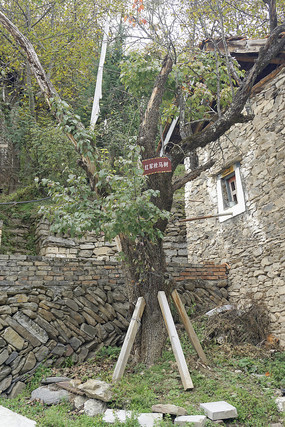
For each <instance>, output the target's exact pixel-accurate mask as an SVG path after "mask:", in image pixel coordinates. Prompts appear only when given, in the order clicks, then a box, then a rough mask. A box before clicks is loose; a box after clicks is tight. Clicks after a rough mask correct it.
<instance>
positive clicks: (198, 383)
mask: <svg viewBox="0 0 285 427" xmlns="http://www.w3.org/2000/svg"><path fill="white" fill-rule="evenodd" d="M181 341H182V345H183V348H184V353H185V356H186V360H187V363H188V366H189V370H190V373H191V377H192V380H193V384H194V389H193V390H191V391H184V389H183V386H182V383H181V379H180V377H179V373H178V369H177V365H176V363H175V360H174V357H173V353H172V351H171V350H170V347H169V344H168V346H166V350H165V352H164V355H163V357H162V359H161V360H160V361H158V363H157V364H156V365H155V366H152V367H151V368H147V367H145V366H144V365H142V364H140V365H137V366H135V367H134V368H132V369H131V368H127V371H126V373H125V375H124V376H123V378H122V379H121V380H120V381H119V382H118V383H116V384H115V385H114V387H113V401H112V402H110V403H109V405H108V406H109V407H111V408H116V409H127V410H132V411H134V413H137V414H138V413H140V412H151V407H152V405H154V404H156V403H172V404H174V405H178V406H182V407H184V408H185V409H186V410H187V413H188V414H189V415H197V414H201V410H200V408H199V405H200V403H202V402H210V401H218V400H226V401H227V402H228V403H230V404H232V405H234V406H235V407H236V408H237V412H238V418H237V419H236V420H235V422H234V423H235V424H234V425H235V426H248V427H253V426H254V427H268V426H269V425H270V424H271V423H278V422H281V423H282V420H284V415H283V418H282V414H280V413H279V412H278V411H277V408H276V405H275V402H274V398H275V393H276V389H278V388H279V387H281V386H282V384H283V380H284V369H285V364H284V357H285V355H284V353H280V352H275V353H273V354H272V353H270V352H266V353H265V352H264V350H263V351H262V350H261V349H260V348H258V347H254V346H247V347H245V346H243V347H232V346H217V345H210V346H208V347H207V348H205V349H204V350H205V352H206V354H207V357H208V358H209V360H210V366H209V367H208V368H207V367H203V365H201V364H199V363H198V360H197V356H196V354H195V353H194V352H193V349H192V347H191V346H190V345H189V343H188V340H187V339H186V337H185V335H183V334H182V335H181ZM119 351H120V349H118V348H102V349H101V350H100V351H99V352H98V354H97V355H96V356H95V358H94V359H92V360H89V361H87V362H85V363H83V364H82V365H80V369H81V370H78V371H77V369H79V367H78V366H68V367H66V368H58V369H57V370H55V369H54V370H53V372H52V375H67V376H70V374H71V373H73V374H74V375H72V377H75V378H76V377H77V378H79V379H81V380H82V379H83V378H85V379H88V378H92V377H94V376H96V377H100V378H104V379H105V378H107V379H108V381H111V376H112V372H113V370H114V365H115V363H116V360H117V358H118V354H119ZM95 368H96V371H95ZM100 369H101V370H100ZM82 372H85V374H84V376H83V375H82ZM76 373H77V375H76ZM267 373H269V374H267ZM49 374H51V372H50V370H46V369H45V368H44V367H43V366H41V367H40V368H39V369H38V370H37V371H36V373H35V375H34V377H33V379H32V381H30V383H29V387H28V388H27V390H26V392H25V393H24V394H23V395H22V396H21V397H19V398H16V399H13V400H5V401H4V400H3V399H2V400H0V404H2V405H4V406H7V407H9V408H11V409H12V410H14V411H16V412H19V413H22V414H23V415H25V416H28V417H29V418H31V419H34V420H35V421H36V422H37V425H38V426H45V427H81V426H82V427H83V426H86V427H89V426H98V427H106V426H107V425H108V424H107V423H105V422H103V421H102V416H97V417H88V416H86V415H80V414H78V412H76V411H74V409H73V408H72V406H71V405H70V404H68V403H64V404H61V405H57V406H55V407H47V406H44V405H41V404H39V403H38V402H32V403H31V402H30V401H29V397H30V392H31V390H32V389H33V388H35V387H38V385H39V383H40V380H41V378H42V377H44V376H46V375H49ZM266 374H267V375H266ZM113 425H114V426H115V427H116V426H122V425H124V426H126V427H137V426H138V422H137V420H135V419H130V420H127V421H126V422H124V423H120V422H119V421H116V423H115V424H113ZM170 425H172V421H171V419H170V418H168V419H167V418H166V419H165V420H164V421H162V422H158V423H157V424H156V427H159V426H164V427H169V426H170ZM214 425H216V424H214V423H213V422H211V421H210V420H208V421H207V424H206V426H207V427H210V426H214Z"/></svg>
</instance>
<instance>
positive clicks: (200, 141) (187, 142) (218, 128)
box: [171, 22, 285, 169]
mask: <svg viewBox="0 0 285 427" xmlns="http://www.w3.org/2000/svg"><path fill="white" fill-rule="evenodd" d="M284 31H285V22H283V24H282V25H279V26H278V27H276V28H275V30H274V31H273V32H272V34H271V35H270V36H269V38H268V39H267V41H266V43H265V45H264V46H263V47H262V48H261V49H260V51H259V55H258V58H257V60H256V62H255V64H254V66H253V67H252V68H251V69H250V71H249V72H248V74H247V76H246V77H245V79H244V80H243V83H242V85H241V86H240V87H239V89H238V91H237V93H236V95H235V97H234V99H233V102H232V104H231V105H230V107H229V108H228V109H227V110H226V112H225V113H224V114H223V115H222V116H221V117H220V118H218V120H217V121H216V122H214V123H212V124H210V125H209V126H207V128H205V129H204V130H203V131H202V132H199V133H197V134H195V135H191V136H189V137H187V138H184V139H183V140H182V141H181V142H180V144H179V147H177V146H174V147H173V149H172V150H171V160H172V165H173V169H175V168H176V167H177V165H178V164H180V163H181V161H182V160H183V158H185V157H187V156H189V153H190V152H191V151H193V150H194V149H195V148H198V147H205V146H206V145H208V144H209V143H210V142H213V141H216V140H217V139H218V138H219V137H220V136H222V135H223V134H224V133H225V132H226V131H227V130H229V129H230V128H231V126H232V125H234V124H235V123H238V122H244V121H249V120H251V119H252V116H244V115H242V113H241V112H242V110H243V108H244V106H245V104H246V101H247V100H248V98H249V96H250V94H251V90H252V87H253V85H254V82H255V80H256V78H257V76H258V75H259V74H260V73H261V71H262V70H263V69H264V68H265V67H266V66H267V65H268V64H269V62H270V61H271V60H272V59H273V58H275V57H276V55H277V54H278V53H279V52H280V51H282V50H283V49H284V48H285V37H284V36H283V37H282V35H281V33H282V32H284ZM280 35H281V36H280Z"/></svg>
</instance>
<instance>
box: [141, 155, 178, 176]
mask: <svg viewBox="0 0 285 427" xmlns="http://www.w3.org/2000/svg"><path fill="white" fill-rule="evenodd" d="M142 164H143V169H144V172H143V174H144V175H151V174H153V173H163V172H171V161H170V159H169V158H168V157H155V158H154V159H147V160H143V161H142Z"/></svg>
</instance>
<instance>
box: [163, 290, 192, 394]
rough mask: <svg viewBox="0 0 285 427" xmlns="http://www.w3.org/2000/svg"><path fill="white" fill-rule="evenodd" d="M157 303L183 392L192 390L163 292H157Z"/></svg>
mask: <svg viewBox="0 0 285 427" xmlns="http://www.w3.org/2000/svg"><path fill="white" fill-rule="evenodd" d="M157 298H158V302H159V305H160V308H161V311H162V315H163V318H164V322H165V325H166V328H167V332H168V335H169V338H170V341H171V345H172V350H173V353H174V356H175V359H176V362H177V365H178V369H179V373H180V377H181V380H182V384H183V387H184V390H189V389H192V388H194V386H193V383H192V380H191V377H190V374H189V371H188V367H187V364H186V360H185V357H184V354H183V351H182V347H181V344H180V341H179V337H178V334H177V331H176V328H175V325H174V321H173V318H172V315H171V311H170V308H169V305H168V302H167V298H166V295H165V292H164V291H159V292H158V294H157Z"/></svg>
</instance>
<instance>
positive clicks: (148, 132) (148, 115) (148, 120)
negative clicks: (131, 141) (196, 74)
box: [138, 56, 172, 159]
mask: <svg viewBox="0 0 285 427" xmlns="http://www.w3.org/2000/svg"><path fill="white" fill-rule="evenodd" d="M171 70H172V59H171V58H170V56H166V58H165V59H164V61H163V64H162V67H161V70H160V73H159V75H158V77H157V79H156V82H155V85H154V88H153V91H152V94H151V97H150V99H149V101H148V105H147V108H146V111H145V114H144V119H143V121H142V123H141V125H140V130H139V138H138V143H139V145H140V146H141V147H144V152H143V158H144V159H148V158H150V157H152V156H153V155H154V152H155V150H154V148H155V145H154V142H155V138H156V134H157V124H158V119H159V108H160V105H161V101H162V96H163V93H164V90H165V85H166V81H167V78H168V76H169V74H170V72H171Z"/></svg>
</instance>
